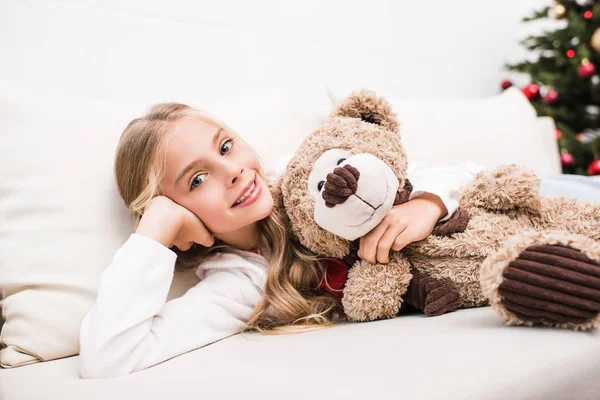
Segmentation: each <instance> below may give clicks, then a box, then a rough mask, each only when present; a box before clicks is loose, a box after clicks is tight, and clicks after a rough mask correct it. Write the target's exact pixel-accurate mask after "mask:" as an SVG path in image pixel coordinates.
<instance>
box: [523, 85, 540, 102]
mask: <svg viewBox="0 0 600 400" xmlns="http://www.w3.org/2000/svg"><path fill="white" fill-rule="evenodd" d="M523 94H525V97H527V98H528V99H529V101H532V100H535V99H536V98H537V97H538V96H539V95H540V88H539V87H538V85H536V84H535V83H532V84H529V85H527V86H525V87H524V88H523Z"/></svg>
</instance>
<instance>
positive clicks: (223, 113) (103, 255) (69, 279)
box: [0, 81, 330, 367]
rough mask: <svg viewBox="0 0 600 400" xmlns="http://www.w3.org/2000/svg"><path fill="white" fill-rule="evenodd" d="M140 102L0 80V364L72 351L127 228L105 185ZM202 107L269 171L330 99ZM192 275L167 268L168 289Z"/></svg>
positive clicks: (265, 97) (320, 94) (267, 99)
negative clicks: (251, 149) (253, 151)
mask: <svg viewBox="0 0 600 400" xmlns="http://www.w3.org/2000/svg"><path fill="white" fill-rule="evenodd" d="M191 105H193V104H191ZM148 106H149V104H139V105H138V104H118V103H115V102H112V101H109V100H99V99H92V98H83V97H70V96H63V95H56V94H52V93H43V92H39V91H37V90H35V89H31V88H27V87H23V86H21V85H16V84H14V83H8V82H1V81H0V132H1V135H2V138H1V140H2V145H1V146H0V174H1V176H0V194H1V195H0V289H1V294H2V297H3V298H4V300H3V307H2V315H3V319H4V320H5V321H6V322H5V324H4V326H3V328H2V332H1V335H0V342H1V344H2V346H3V348H2V350H1V351H0V364H1V366H2V367H17V366H21V365H27V364H30V363H34V362H38V361H47V360H52V359H56V358H61V357H66V356H71V355H75V354H77V353H78V352H79V327H80V324H81V321H82V319H83V317H84V316H85V314H86V313H87V311H88V310H89V308H90V307H91V306H92V304H93V302H94V301H95V297H96V291H97V287H98V284H99V279H100V276H101V274H102V271H103V270H104V268H105V267H106V266H107V265H108V264H109V263H110V261H111V259H112V257H113V255H114V252H115V251H116V250H117V249H118V248H119V247H120V246H121V244H122V243H123V242H124V241H125V240H126V238H127V237H128V235H129V234H130V233H131V228H132V224H131V219H130V218H129V217H128V215H127V210H126V208H125V206H124V205H123V203H122V200H121V199H120V197H119V195H118V193H117V190H116V187H115V184H114V177H113V157H114V151H115V149H116V146H117V142H118V139H119V137H120V135H121V132H122V131H123V129H124V128H125V126H126V125H127V123H129V121H131V120H132V119H133V118H136V117H139V116H141V115H142V114H143V112H144V111H145V110H147V108H148ZM200 106H202V107H203V108H205V109H206V110H208V111H209V112H211V113H213V114H215V115H216V116H218V117H219V118H220V119H222V120H224V121H225V122H227V123H228V124H229V125H230V126H231V127H232V128H234V129H236V130H237V131H238V133H240V135H241V136H242V137H243V138H244V139H245V140H246V141H247V142H248V143H250V144H251V145H254V147H255V148H257V150H258V151H259V153H260V152H262V153H264V154H265V157H264V159H265V162H266V164H267V165H266V169H267V170H268V171H270V170H272V168H271V167H270V166H269V164H268V163H269V161H270V160H273V159H276V158H277V156H278V154H281V153H283V152H287V151H291V150H293V148H294V147H293V146H296V145H297V143H299V141H300V140H301V139H302V137H304V136H305V135H306V134H308V133H310V132H311V131H312V130H313V129H315V128H316V127H318V126H319V125H320V124H321V123H322V122H323V120H324V118H325V116H326V115H327V112H328V111H329V107H330V106H329V104H328V100H327V97H326V94H325V91H324V90H323V89H322V88H321V90H315V89H307V90H306V92H304V94H299V93H294V94H293V95H291V96H290V95H288V94H287V93H284V92H279V91H271V92H267V93H259V94H248V95H240V96H238V97H230V98H226V99H215V100H214V101H213V102H211V104H201V105H200ZM296 106H297V107H296ZM294 107H296V108H294ZM319 107H322V108H319ZM192 275H193V274H189V273H187V274H182V275H181V276H180V277H176V278H175V281H174V283H173V285H172V291H171V293H170V294H169V298H173V297H177V296H180V295H181V294H183V292H185V290H186V289H187V288H189V287H190V286H191V285H193V284H194V283H195V281H194V280H193V279H192V278H190V277H191V276H192Z"/></svg>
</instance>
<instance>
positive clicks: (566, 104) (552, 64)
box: [502, 0, 600, 175]
mask: <svg viewBox="0 0 600 400" xmlns="http://www.w3.org/2000/svg"><path fill="white" fill-rule="evenodd" d="M599 3H600V2H599V1H595V0H560V1H558V2H554V3H553V4H552V5H549V6H548V7H545V8H544V9H542V10H539V11H535V12H534V13H533V14H532V15H531V16H529V17H526V18H523V22H530V21H535V20H540V19H544V18H553V19H556V20H560V26H559V27H558V28H557V29H555V30H552V31H550V30H546V31H544V32H543V33H542V34H541V35H530V36H528V37H527V38H526V39H524V40H522V41H521V45H523V46H524V47H525V48H527V49H528V50H529V51H531V52H533V55H535V56H536V57H535V58H536V59H535V61H524V62H520V63H515V64H507V65H506V68H507V69H508V70H511V71H517V72H521V73H525V74H528V75H529V76H530V80H531V83H530V84H529V85H527V86H525V87H524V88H523V89H522V90H523V93H525V95H526V96H527V98H528V99H529V100H530V101H531V103H532V104H533V106H534V107H535V109H536V111H537V113H538V115H540V116H542V115H547V116H550V117H552V118H553V119H554V121H555V123H556V127H557V130H556V140H558V145H559V148H560V152H561V155H560V157H561V162H562V166H563V172H564V173H569V174H580V175H598V174H600V77H599V76H598V75H597V68H596V66H599V67H600V4H599ZM511 85H512V83H511V82H510V81H508V80H504V81H503V82H502V88H503V89H506V88H508V87H510V86H511Z"/></svg>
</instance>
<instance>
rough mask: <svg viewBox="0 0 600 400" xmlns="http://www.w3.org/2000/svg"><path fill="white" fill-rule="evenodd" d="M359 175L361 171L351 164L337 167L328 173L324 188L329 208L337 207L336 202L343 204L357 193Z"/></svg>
mask: <svg viewBox="0 0 600 400" xmlns="http://www.w3.org/2000/svg"><path fill="white" fill-rule="evenodd" d="M359 177H360V172H358V170H357V169H356V168H354V167H353V166H351V165H349V164H346V165H344V166H343V167H337V168H336V169H334V170H333V172H331V173H329V174H327V181H326V182H325V189H324V190H323V199H324V200H325V205H326V206H327V207H329V208H332V207H335V206H336V204H342V203H343V202H345V201H346V200H347V199H348V197H350V196H352V195H353V194H354V193H356V190H357V189H358V178H359Z"/></svg>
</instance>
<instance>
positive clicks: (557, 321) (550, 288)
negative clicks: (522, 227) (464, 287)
mask: <svg viewBox="0 0 600 400" xmlns="http://www.w3.org/2000/svg"><path fill="white" fill-rule="evenodd" d="M481 285H482V289H483V292H484V294H485V295H486V296H487V297H488V299H489V301H490V304H491V305H492V307H493V308H494V309H495V311H496V312H497V313H498V314H499V315H500V316H502V317H503V318H504V319H505V320H506V322H507V324H509V325H527V326H532V325H546V326H554V327H559V328H569V329H574V330H588V329H593V328H597V327H599V326H600V242H596V241H594V240H592V239H590V238H588V237H586V236H583V235H578V234H572V233H567V232H562V231H543V232H528V233H523V234H519V235H515V236H513V237H511V238H509V240H508V241H507V242H506V243H505V245H504V247H503V248H501V249H500V250H499V251H497V252H496V253H494V254H491V255H490V256H488V257H487V258H486V259H485V260H484V262H483V264H482V270H481Z"/></svg>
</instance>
